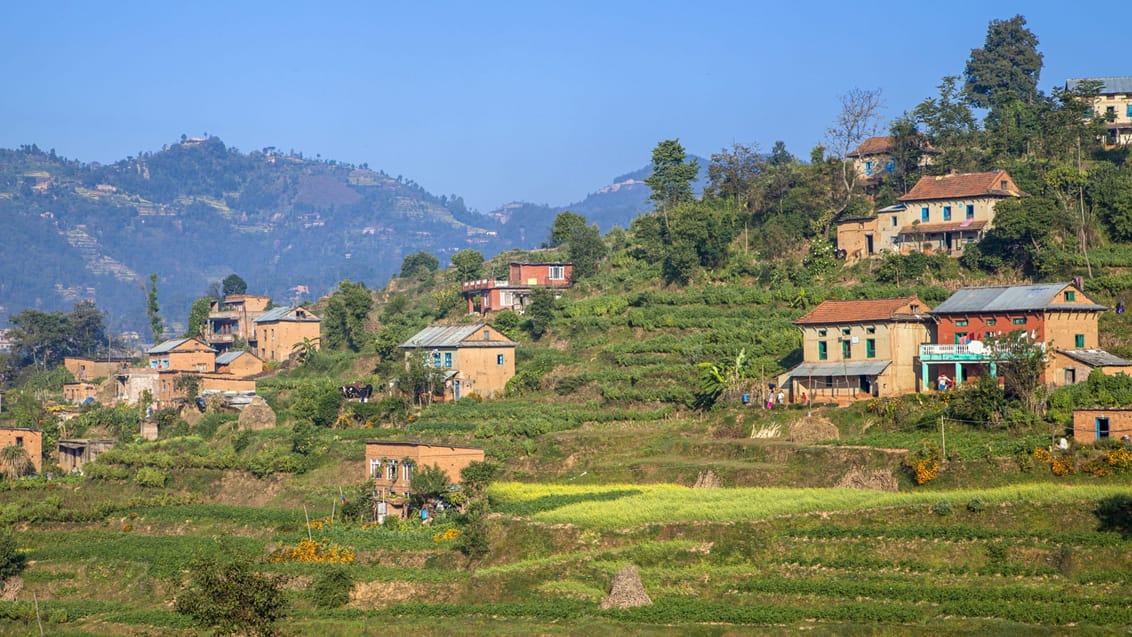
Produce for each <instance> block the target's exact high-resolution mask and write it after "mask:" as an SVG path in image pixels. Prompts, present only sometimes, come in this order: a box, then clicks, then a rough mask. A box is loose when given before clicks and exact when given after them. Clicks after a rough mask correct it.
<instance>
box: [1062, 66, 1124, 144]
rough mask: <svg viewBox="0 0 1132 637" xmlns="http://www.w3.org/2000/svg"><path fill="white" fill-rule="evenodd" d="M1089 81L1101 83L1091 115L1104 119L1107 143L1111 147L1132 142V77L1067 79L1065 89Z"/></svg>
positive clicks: (1073, 87) (1074, 87)
mask: <svg viewBox="0 0 1132 637" xmlns="http://www.w3.org/2000/svg"><path fill="white" fill-rule="evenodd" d="M1088 81H1096V82H1100V83H1101V87H1100V91H1098V92H1097V95H1096V97H1094V98H1093V107H1092V112H1091V113H1089V116H1090V117H1099V118H1101V119H1102V120H1104V127H1105V131H1106V132H1105V144H1106V145H1107V146H1110V147H1111V146H1127V145H1129V144H1132V77H1092V78H1081V79H1072V80H1066V81H1065V89H1066V90H1073V89H1076V88H1077V87H1078V86H1079V85H1080V84H1081V83H1082V82H1088Z"/></svg>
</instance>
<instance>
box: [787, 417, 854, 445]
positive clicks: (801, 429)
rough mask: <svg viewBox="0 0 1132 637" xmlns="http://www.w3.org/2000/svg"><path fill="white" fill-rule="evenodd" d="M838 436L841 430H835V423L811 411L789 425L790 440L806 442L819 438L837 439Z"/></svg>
mask: <svg viewBox="0 0 1132 637" xmlns="http://www.w3.org/2000/svg"><path fill="white" fill-rule="evenodd" d="M840 437H841V432H839V431H838V430H837V425H835V424H833V422H831V421H830V420H829V419H828V418H823V417H822V416H815V415H813V413H808V414H806V417H805V418H802V419H801V420H796V421H794V422H793V423H791V425H790V441H791V442H801V443H803V444H808V443H811V442H818V441H819V440H837V439H839V438H840Z"/></svg>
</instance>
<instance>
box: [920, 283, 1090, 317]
mask: <svg viewBox="0 0 1132 637" xmlns="http://www.w3.org/2000/svg"><path fill="white" fill-rule="evenodd" d="M1068 285H1069V284H1068V283H1038V284H1035V285H1000V286H992V287H980V288H963V289H961V290H957V291H956V292H955V294H952V295H951V296H949V297H948V298H947V300H946V301H944V302H943V303H940V304H939V305H937V306H936V308H935V309H934V310H929V311H928V314H975V313H986V312H1023V311H1032V310H1055V309H1056V310H1061V309H1073V310H1097V311H1099V310H1106V309H1108V308H1106V307H1105V306H1103V305H1097V304H1095V303H1083V304H1075V305H1067V304H1055V303H1054V301H1055V300H1056V299H1057V295H1058V294H1060V293H1061V291H1062V290H1064V289H1065V287H1066V286H1068Z"/></svg>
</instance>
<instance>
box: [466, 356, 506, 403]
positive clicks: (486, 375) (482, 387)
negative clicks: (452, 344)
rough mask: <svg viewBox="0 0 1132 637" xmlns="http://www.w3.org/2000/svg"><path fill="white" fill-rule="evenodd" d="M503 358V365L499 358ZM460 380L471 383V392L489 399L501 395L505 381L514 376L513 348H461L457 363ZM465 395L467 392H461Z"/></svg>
mask: <svg viewBox="0 0 1132 637" xmlns="http://www.w3.org/2000/svg"><path fill="white" fill-rule="evenodd" d="M500 356H502V357H503V364H500V363H499V357H500ZM457 365H458V368H459V370H460V374H459V377H460V378H461V379H469V380H471V381H472V392H474V393H475V394H476V395H477V396H482V397H484V398H491V397H493V396H499V395H502V394H503V390H504V388H505V387H506V385H507V381H509V380H511V377H512V376H514V375H515V348H514V347H461V348H460V350H459V362H458V363H457ZM462 394H463V395H465V396H466V395H467V392H466V391H465V392H462Z"/></svg>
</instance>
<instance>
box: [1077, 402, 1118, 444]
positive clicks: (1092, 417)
mask: <svg viewBox="0 0 1132 637" xmlns="http://www.w3.org/2000/svg"><path fill="white" fill-rule="evenodd" d="M1097 418H1108V427H1109V437H1110V438H1115V439H1117V440H1119V439H1120V438H1121V437H1123V436H1127V435H1132V410H1128V409H1074V410H1073V439H1074V440H1076V441H1077V442H1082V443H1085V442H1096V441H1097Z"/></svg>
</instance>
